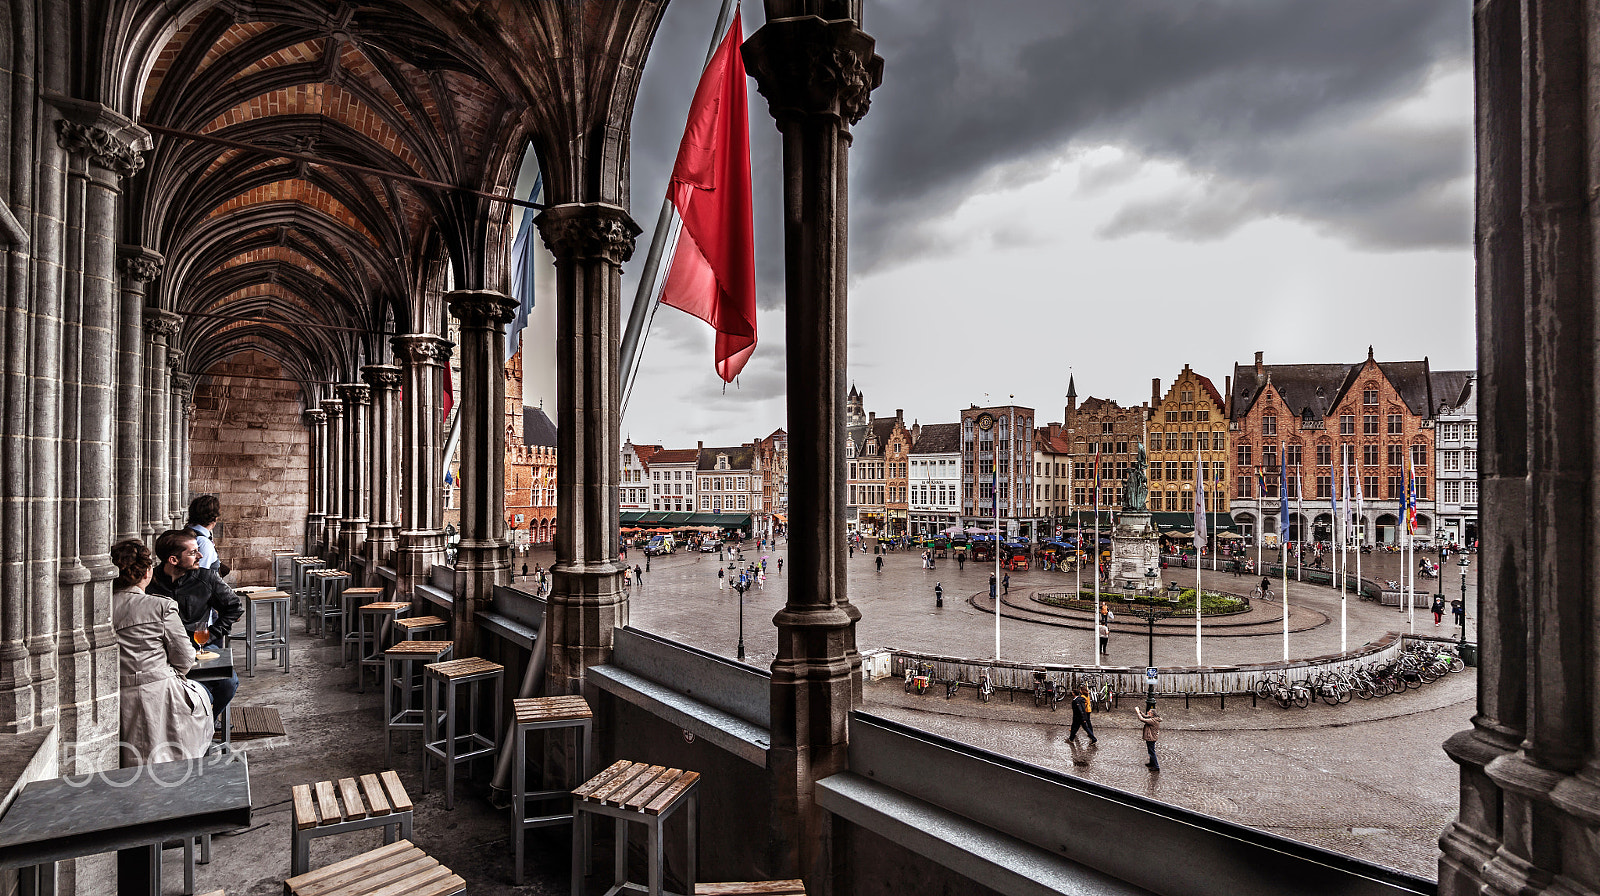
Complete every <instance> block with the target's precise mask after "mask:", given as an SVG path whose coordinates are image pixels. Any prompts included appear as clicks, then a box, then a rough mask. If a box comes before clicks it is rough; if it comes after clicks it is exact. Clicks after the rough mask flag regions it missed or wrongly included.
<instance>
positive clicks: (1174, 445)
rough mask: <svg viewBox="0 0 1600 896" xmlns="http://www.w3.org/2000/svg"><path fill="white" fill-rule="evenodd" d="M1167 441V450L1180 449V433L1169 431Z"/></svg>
mask: <svg viewBox="0 0 1600 896" xmlns="http://www.w3.org/2000/svg"><path fill="white" fill-rule="evenodd" d="M1165 442H1166V446H1167V450H1168V451H1177V450H1178V434H1177V433H1175V432H1169V433H1167V437H1166V439H1165Z"/></svg>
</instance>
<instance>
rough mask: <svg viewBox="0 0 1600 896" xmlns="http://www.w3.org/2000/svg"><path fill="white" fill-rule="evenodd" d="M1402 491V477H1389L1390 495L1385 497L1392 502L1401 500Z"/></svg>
mask: <svg viewBox="0 0 1600 896" xmlns="http://www.w3.org/2000/svg"><path fill="white" fill-rule="evenodd" d="M1400 489H1401V486H1400V477H1399V476H1390V477H1389V493H1388V494H1387V495H1386V496H1385V497H1387V498H1388V499H1389V500H1391V501H1398V500H1400Z"/></svg>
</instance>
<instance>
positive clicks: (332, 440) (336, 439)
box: [322, 398, 345, 562]
mask: <svg viewBox="0 0 1600 896" xmlns="http://www.w3.org/2000/svg"><path fill="white" fill-rule="evenodd" d="M322 413H323V414H325V415H327V417H328V439H327V442H326V443H325V446H324V447H325V449H326V452H325V453H326V457H327V460H326V461H325V463H324V465H323V469H325V470H327V474H328V487H327V490H326V494H327V497H328V503H327V508H328V510H327V512H326V513H324V514H323V516H322V557H323V559H325V560H328V561H330V562H332V561H334V560H335V559H337V557H338V555H339V545H340V544H342V542H341V541H340V537H341V533H342V532H343V531H344V515H345V507H344V497H345V496H344V402H342V401H340V400H339V399H337V398H324V399H323V400H322Z"/></svg>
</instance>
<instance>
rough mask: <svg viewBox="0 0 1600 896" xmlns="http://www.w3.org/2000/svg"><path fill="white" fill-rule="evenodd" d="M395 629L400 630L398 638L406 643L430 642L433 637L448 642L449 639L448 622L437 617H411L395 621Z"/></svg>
mask: <svg viewBox="0 0 1600 896" xmlns="http://www.w3.org/2000/svg"><path fill="white" fill-rule="evenodd" d="M394 624H395V627H396V628H397V629H399V630H400V635H399V637H400V638H401V639H402V640H406V641H431V640H433V639H434V637H435V636H438V637H440V638H442V639H445V640H448V639H449V638H450V621H449V620H448V619H442V618H440V617H438V616H411V617H409V618H401V619H396V620H395V621H394Z"/></svg>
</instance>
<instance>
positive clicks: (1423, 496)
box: [1411, 477, 1428, 501]
mask: <svg viewBox="0 0 1600 896" xmlns="http://www.w3.org/2000/svg"><path fill="white" fill-rule="evenodd" d="M1411 481H1412V482H1415V483H1416V484H1417V500H1418V501H1426V500H1428V480H1426V479H1423V478H1421V477H1415V478H1413V479H1412V480H1411Z"/></svg>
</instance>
